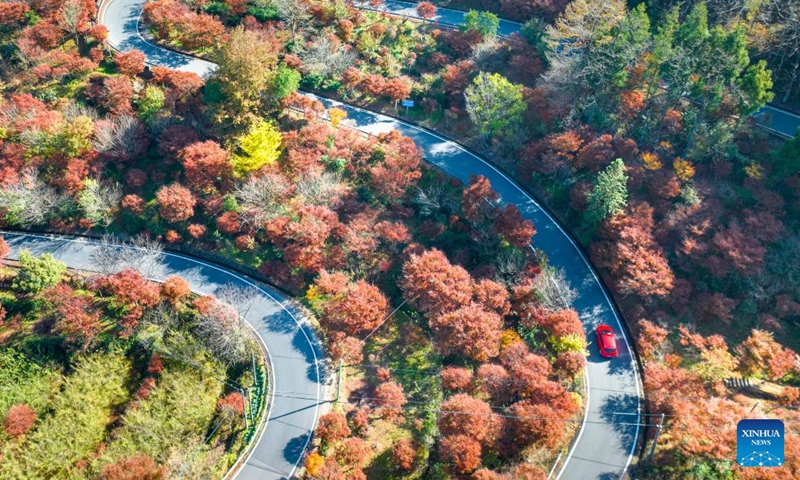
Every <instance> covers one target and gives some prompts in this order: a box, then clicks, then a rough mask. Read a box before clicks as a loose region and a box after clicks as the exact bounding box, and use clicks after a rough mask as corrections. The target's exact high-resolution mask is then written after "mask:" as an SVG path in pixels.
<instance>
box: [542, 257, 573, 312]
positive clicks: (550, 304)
mask: <svg viewBox="0 0 800 480" xmlns="http://www.w3.org/2000/svg"><path fill="white" fill-rule="evenodd" d="M532 287H533V294H534V297H535V298H536V303H537V304H538V305H539V306H540V307H541V308H544V309H545V310H548V311H551V312H555V311H557V310H563V309H568V308H571V307H572V302H574V301H575V298H577V296H578V294H577V293H576V292H575V290H574V289H573V288H572V286H571V285H570V283H569V280H567V275H566V272H564V269H561V268H555V267H550V266H545V267H544V268H542V270H541V272H539V275H536V278H534V279H533V285H532Z"/></svg>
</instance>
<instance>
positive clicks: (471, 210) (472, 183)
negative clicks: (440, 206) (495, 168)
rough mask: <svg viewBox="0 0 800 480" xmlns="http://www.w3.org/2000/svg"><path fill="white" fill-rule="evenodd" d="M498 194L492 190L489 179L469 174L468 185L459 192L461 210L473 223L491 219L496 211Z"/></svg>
mask: <svg viewBox="0 0 800 480" xmlns="http://www.w3.org/2000/svg"><path fill="white" fill-rule="evenodd" d="M499 199H500V195H499V194H498V193H497V192H495V191H494V189H493V188H492V184H491V183H490V182H489V179H488V178H486V177H484V176H483V175H470V177H469V186H467V188H465V189H464V192H463V193H462V194H461V212H462V213H463V215H464V217H465V218H466V219H467V220H469V221H470V222H471V223H473V224H478V225H479V224H482V223H485V222H488V221H490V220H491V219H493V217H494V216H495V214H496V213H497V207H496V204H497V201H498V200H499Z"/></svg>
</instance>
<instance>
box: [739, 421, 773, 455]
mask: <svg viewBox="0 0 800 480" xmlns="http://www.w3.org/2000/svg"><path fill="white" fill-rule="evenodd" d="M736 431H737V433H738V435H737V437H736V457H737V458H736V460H737V462H738V463H739V465H740V466H742V467H781V466H783V463H784V462H783V432H784V430H783V422H782V421H780V420H742V421H740V422H739V425H737V428H736Z"/></svg>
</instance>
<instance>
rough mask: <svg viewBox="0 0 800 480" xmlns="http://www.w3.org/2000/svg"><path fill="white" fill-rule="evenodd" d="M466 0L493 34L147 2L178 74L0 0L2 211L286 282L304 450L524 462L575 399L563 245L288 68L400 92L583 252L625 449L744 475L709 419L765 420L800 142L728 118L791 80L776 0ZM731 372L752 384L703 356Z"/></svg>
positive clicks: (359, 97)
mask: <svg viewBox="0 0 800 480" xmlns="http://www.w3.org/2000/svg"><path fill="white" fill-rule="evenodd" d="M485 3H491V5H480V7H481V8H486V9H492V10H494V11H496V12H500V13H501V14H502V15H507V16H510V17H512V18H516V19H518V20H519V21H522V22H525V26H524V27H523V29H522V31H521V33H520V34H516V35H512V36H511V37H509V38H498V37H497V36H496V28H497V21H498V19H497V17H496V16H494V15H493V14H489V13H486V12H478V11H474V12H471V13H470V14H469V15H468V16H467V24H466V25H465V26H463V27H462V28H460V29H458V30H450V29H446V28H443V27H441V26H439V25H436V24H431V23H428V22H419V21H415V20H410V19H402V18H395V17H390V16H387V15H383V14H379V13H375V12H370V11H366V10H361V9H358V8H355V7H353V6H352V5H349V4H346V3H344V2H336V1H328V0H325V1H322V0H318V1H308V2H306V1H301V0H273V1H271V2H270V1H261V0H254V1H251V2H243V1H234V0H230V1H226V2H189V1H182V0H157V1H154V2H150V3H148V4H147V6H146V7H145V14H144V19H145V24H146V26H147V28H148V29H149V32H150V35H152V36H153V38H154V39H155V40H156V41H158V42H162V43H164V44H167V45H169V46H171V47H172V48H176V49H181V50H186V51H190V52H193V53H195V54H198V55H202V56H204V57H206V58H209V59H211V60H213V61H214V62H216V63H217V64H219V69H218V71H217V72H216V73H215V74H214V75H213V76H212V77H211V78H209V79H208V81H207V82H204V81H203V80H202V79H200V78H199V77H197V76H196V75H193V74H188V73H181V72H177V71H173V70H169V69H166V68H161V67H153V68H148V69H145V67H144V63H143V61H144V56H143V55H142V54H141V53H139V52H129V53H125V54H120V53H112V52H108V51H106V50H105V49H104V47H103V44H102V41H103V39H104V38H105V35H106V32H105V30H104V27H102V26H98V25H95V24H94V16H95V11H94V6H93V5H94V4H93V3H92V2H88V3H87V2H80V1H73V0H67V1H66V2H53V3H47V4H35V5H28V4H27V3H19V2H6V3H3V4H0V16H2V17H3V18H7V19H8V21H7V22H5V23H4V24H3V26H2V27H0V43H1V44H2V45H0V52H1V53H2V58H3V63H2V75H3V76H2V80H3V82H4V83H3V84H2V89H3V100H2V103H0V153H1V154H2V155H0V160H1V161H2V165H0V167H1V168H0V210H1V211H2V213H3V219H4V221H5V222H7V224H9V225H11V226H14V227H20V228H50V229H56V230H61V231H73V232H74V231H81V232H87V231H89V232H93V233H107V232H108V233H114V234H118V235H136V234H139V233H144V234H146V235H149V236H150V238H153V239H156V240H158V241H161V242H166V243H170V244H173V245H175V246H176V247H179V246H190V247H193V248H196V249H201V250H203V251H205V252H210V253H212V254H214V255H218V256H220V257H224V258H227V259H233V260H235V261H238V262H240V263H242V264H243V265H246V266H248V267H252V268H255V269H258V271H259V272H260V273H261V274H262V275H264V276H265V277H267V278H269V279H270V280H271V281H272V282H274V283H275V284H277V285H279V286H281V287H283V288H285V289H287V290H289V291H291V292H293V293H295V294H296V295H298V297H301V298H302V299H303V301H304V302H305V303H306V305H307V306H308V307H309V308H310V309H311V310H312V311H314V313H316V314H317V317H318V319H319V326H320V330H321V332H322V333H323V335H324V338H325V341H326V342H327V345H328V348H329V354H330V357H331V358H332V359H333V360H334V362H338V361H339V360H341V363H342V367H341V368H342V371H343V377H344V378H345V379H346V380H347V382H346V385H344V386H343V387H344V388H343V392H342V393H343V395H345V396H346V399H347V400H348V402H349V403H348V404H347V406H345V407H344V408H343V409H341V410H336V411H334V412H333V413H331V414H329V415H328V416H326V417H325V421H324V422H323V423H322V424H321V426H320V431H318V432H317V437H318V439H319V441H318V442H317V444H316V447H317V449H316V450H315V451H314V452H313V453H312V454H311V455H310V456H309V457H308V459H307V463H306V466H307V469H306V471H307V473H308V475H309V476H310V477H312V478H342V477H348V478H360V477H362V476H365V475H366V476H368V477H369V478H392V477H395V478H417V477H422V476H426V478H446V477H447V476H448V475H449V476H452V477H458V476H466V475H472V476H473V477H474V478H483V479H491V478H505V477H508V478H515V479H516V478H540V477H541V476H542V475H544V473H543V472H544V471H547V469H548V468H549V467H550V466H551V465H552V460H553V459H554V457H555V455H556V452H557V451H558V450H559V449H563V448H564V446H565V444H566V443H567V442H568V441H569V438H570V435H569V433H571V432H569V428H564V425H572V424H573V423H574V420H575V419H577V418H579V415H580V412H581V410H582V409H581V400H580V397H579V395H576V394H579V393H580V391H581V379H580V376H581V372H582V370H583V365H584V362H585V357H584V356H583V355H582V353H581V352H583V351H584V349H585V348H586V339H585V338H584V335H583V330H582V328H581V324H580V322H579V320H578V319H577V315H576V314H575V313H574V312H573V311H572V310H571V309H570V307H571V305H570V296H571V294H570V293H569V292H570V286H569V285H568V284H566V282H564V281H563V278H564V277H563V275H564V272H558V271H554V270H552V269H550V268H549V267H548V266H547V260H546V258H544V256H542V255H541V254H539V253H538V252H535V251H531V250H530V249H529V248H527V243H528V241H529V240H530V238H531V236H532V235H533V234H534V232H535V226H534V225H531V224H529V223H527V222H524V221H522V219H521V217H520V215H519V212H518V211H517V210H516V209H515V208H513V207H508V208H507V207H503V206H501V204H500V203H499V202H498V198H497V196H496V194H495V193H494V192H493V191H492V189H491V185H489V184H488V182H487V181H486V179H483V178H479V177H478V178H473V179H472V180H471V182H470V184H469V185H468V186H466V187H464V186H462V185H460V184H458V183H457V182H455V181H453V180H452V179H449V178H446V177H444V176H443V175H441V173H440V172H438V171H436V170H435V169H433V168H430V167H425V166H424V165H423V164H422V163H421V160H422V154H421V152H419V150H418V149H417V148H416V147H415V145H414V144H413V142H412V141H411V140H410V139H408V138H404V137H402V136H400V135H398V134H396V133H390V134H382V135H379V136H377V137H375V136H364V135H362V134H360V133H357V132H355V131H353V130H351V129H349V128H348V127H347V124H348V120H347V118H346V114H345V112H344V111H342V110H339V109H331V110H329V111H325V110H324V109H323V108H322V106H321V105H320V104H319V103H318V102H315V101H312V100H310V99H309V98H308V97H305V96H302V95H299V94H298V93H297V92H296V90H297V89H298V88H299V87H301V86H302V87H303V88H305V89H311V90H314V91H317V92H320V93H322V94H324V95H326V96H332V97H336V98H339V99H342V100H345V101H347V102H350V103H355V104H358V105H362V106H366V107H368V108H372V109H376V110H382V111H385V112H388V113H391V114H393V115H405V112H404V111H403V110H401V109H399V108H398V102H399V101H400V100H403V99H406V98H412V99H414V100H415V101H416V106H415V107H414V108H413V109H411V110H410V111H409V112H408V117H409V120H411V121H414V122H417V123H419V124H421V125H424V126H428V127H431V128H435V129H436V130H438V131H441V132H443V133H445V134H447V135H449V136H452V137H454V138H456V139H458V140H460V141H461V142H462V143H464V144H467V145H469V146H470V147H472V148H474V149H476V150H478V151H480V152H482V153H484V154H485V156H486V157H487V158H489V159H491V160H492V161H493V162H495V163H496V164H498V165H499V166H501V167H502V168H504V169H505V170H506V171H508V172H511V173H512V174H513V175H514V176H515V178H516V179H517V180H518V181H519V183H521V184H522V185H524V186H526V187H527V188H529V189H530V190H532V191H534V192H536V193H537V194H538V195H539V197H540V198H541V199H543V201H544V202H545V203H546V204H547V205H549V206H550V207H551V209H552V210H553V212H555V214H556V215H557V216H558V217H559V218H560V219H561V220H562V221H563V222H564V223H565V224H566V225H567V226H568V227H569V228H570V229H571V230H572V231H573V232H574V233H575V234H576V236H577V237H578V238H579V240H580V241H581V242H582V243H583V245H584V246H585V247H586V248H587V250H588V251H589V253H590V256H591V259H592V261H593V263H594V264H595V265H596V266H597V267H598V268H599V270H600V272H601V273H602V274H603V276H604V279H605V281H606V283H607V284H608V285H609V286H610V287H611V290H612V291H613V294H614V295H615V298H616V300H617V302H618V303H619V305H620V307H621V309H622V310H623V313H624V315H625V318H626V320H627V322H628V324H629V326H630V327H631V328H632V330H633V331H634V332H635V334H636V336H637V344H638V347H639V352H640V354H641V358H642V360H643V362H644V381H645V387H646V389H647V392H648V396H649V402H650V403H649V405H648V411H649V412H651V413H652V412H655V413H665V414H666V415H670V416H669V417H666V418H667V420H666V422H667V425H668V426H669V428H668V429H665V431H664V433H663V434H662V436H661V439H660V443H659V446H658V450H657V453H656V456H655V459H654V462H653V463H652V464H649V465H646V466H641V468H643V469H646V470H642V471H644V472H645V473H646V474H647V475H653V476H659V475H661V476H664V477H667V478H685V477H687V476H695V477H703V476H719V477H726V476H739V477H744V478H750V477H748V475H756V477H754V478H769V477H768V474H769V472H767V473H763V472H761V473H758V474H756V473H752V472H753V470H742V469H739V468H738V467H736V466H735V464H734V463H733V462H731V460H730V459H731V452H732V451H733V450H734V449H735V433H734V432H735V430H734V429H733V427H734V426H735V420H736V419H738V418H741V417H742V416H773V417H777V418H782V419H784V420H785V421H787V422H789V423H791V422H793V421H796V419H797V413H796V407H797V402H798V397H800V394H798V390H797V389H796V388H795V387H796V386H797V384H798V383H797V382H798V378H797V376H798V367H797V365H798V362H797V354H796V353H795V351H794V350H797V349H798V348H800V337H798V336H797V332H796V328H797V325H796V324H797V320H798V319H799V318H800V275H798V270H797V265H798V263H797V262H793V261H791V259H795V258H798V257H800V247H798V245H800V243H798V230H797V228H798V225H797V218H798V213H799V212H798V208H800V197H798V192H800V189H798V185H800V169H798V165H800V140H798V139H795V140H791V141H787V142H783V141H779V140H777V139H775V138H772V137H769V136H767V134H766V133H764V132H763V131H761V130H759V129H757V128H756V126H755V125H754V122H753V121H752V119H751V117H750V116H749V115H750V114H752V113H753V112H755V111H757V110H758V109H759V108H760V107H761V106H763V105H764V104H765V103H766V102H769V101H773V100H775V95H774V92H778V93H780V94H781V98H780V100H782V101H786V102H789V103H791V102H792V99H793V98H795V97H796V93H793V92H796V90H797V88H798V87H797V82H796V81H795V76H796V74H797V71H798V69H797V61H798V57H797V55H798V54H797V49H796V46H795V47H794V48H795V49H794V50H792V45H796V43H797V42H796V38H795V37H798V38H800V37H799V36H797V35H796V33H793V32H794V31H795V30H796V28H795V29H794V30H793V29H792V28H793V27H792V26H793V25H794V23H796V22H794V21H793V20H792V18H794V17H793V16H792V15H794V16H796V15H795V14H796V13H797V12H795V11H794V8H795V7H794V6H793V5H794V4H793V3H791V2H789V3H790V5H788V6H787V7H786V9H782V8H783V6H784V4H785V2H780V1H764V2H735V3H736V5H737V6H738V7H737V8H730V9H726V8H723V6H724V5H727V4H728V3H729V2H716V1H710V2H708V4H706V3H703V2H673V1H651V2H646V3H645V4H643V5H640V6H636V5H629V4H627V3H626V2H623V1H620V0H608V1H605V2H593V1H588V0H574V1H573V2H566V1H564V2H556V1H553V2H545V1H538V0H537V1H508V2H505V1H504V2H499V4H498V2H485ZM465 5H469V6H470V7H473V6H475V7H477V6H478V5H472V4H465ZM67 7H69V8H67ZM67 12H69V13H70V15H72V16H67ZM74 12H79V14H75V13H74ZM434 12H435V7H434V6H433V5H431V4H429V3H427V2H425V3H423V4H420V6H419V8H418V13H419V15H420V16H422V17H431V16H432V15H433V14H434ZM793 22H794V23H793ZM793 42H794V43H793ZM533 246H534V247H535V246H536V241H535V237H534V239H533ZM35 277H36V278H39V277H38V276H35ZM33 283H35V282H33ZM20 285H22V283H21V284H20ZM554 285H556V286H558V288H552V287H553V286H554ZM397 307H399V310H398V311H397V312H395V313H394V315H393V317H392V318H391V319H389V320H388V321H387V322H386V323H385V324H383V320H384V319H385V318H386V317H387V315H389V314H390V313H391V312H393V311H394V309H395V308H397ZM377 327H379V328H378V330H377V332H376V333H375V334H374V335H372V336H370V338H369V340H368V341H367V342H366V343H363V342H362V339H363V338H364V337H365V336H367V335H368V334H370V333H371V332H372V331H373V329H375V328H377ZM792 349H794V350H792ZM333 366H334V367H338V365H337V364H336V363H334V365H333ZM742 375H744V376H752V377H758V378H761V379H764V380H770V381H772V382H775V383H776V384H778V385H779V388H780V389H781V390H780V391H781V392H782V393H781V394H779V395H777V396H773V397H771V398H763V399H760V400H758V399H756V398H754V397H753V395H752V394H751V393H750V392H744V391H739V390H735V389H729V388H728V387H726V386H725V384H724V383H723V381H724V380H725V379H726V378H728V377H732V376H742ZM176 381H177V380H176ZM757 402H758V403H757ZM443 405H446V407H447V408H446V409H449V410H458V409H462V410H463V411H469V412H485V413H486V415H485V417H486V419H489V420H486V419H481V417H480V416H478V415H462V416H458V417H456V418H448V415H438V416H437V415H435V411H436V410H446V409H445V408H442V406H443ZM492 411H502V412H505V413H511V414H512V415H511V416H514V417H519V418H518V419H516V420H514V419H511V418H508V419H505V420H503V419H501V418H503V417H500V416H498V415H494V414H492V413H491V412H492ZM525 418H527V419H532V418H540V419H541V418H547V419H548V420H547V421H545V420H541V421H522V420H520V419H525ZM142 421H144V420H142ZM786 441H787V450H788V451H793V449H794V450H796V449H798V448H800V442H798V441H797V439H796V437H795V436H788V437H787V439H786ZM134 444H135V440H133V439H131V440H126V445H134ZM787 459H789V461H790V462H791V461H793V460H792V456H791V455H789V454H788V453H787ZM762 474H763V475H765V476H764V477H758V475H762ZM783 478H786V477H783Z"/></svg>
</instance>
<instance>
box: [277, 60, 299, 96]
mask: <svg viewBox="0 0 800 480" xmlns="http://www.w3.org/2000/svg"><path fill="white" fill-rule="evenodd" d="M300 79H301V75H300V72H298V71H297V70H295V69H293V68H289V67H287V66H286V64H284V63H281V64H280V65H279V66H278V70H277V71H276V72H275V78H274V79H273V80H272V84H271V85H270V93H271V94H272V98H273V99H274V100H275V101H280V100H283V99H284V98H286V97H288V96H289V95H290V94H292V93H294V92H296V91H297V89H298V88H300Z"/></svg>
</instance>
